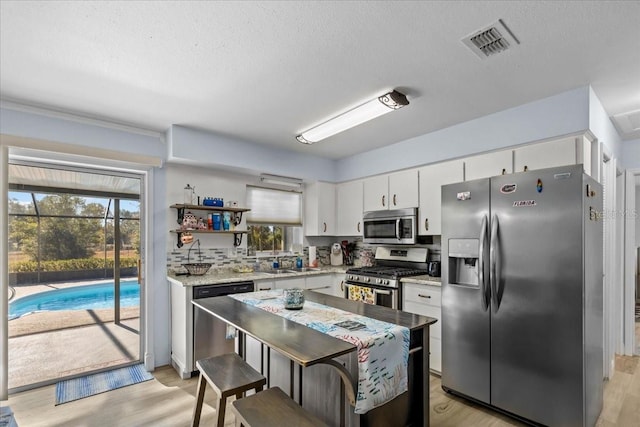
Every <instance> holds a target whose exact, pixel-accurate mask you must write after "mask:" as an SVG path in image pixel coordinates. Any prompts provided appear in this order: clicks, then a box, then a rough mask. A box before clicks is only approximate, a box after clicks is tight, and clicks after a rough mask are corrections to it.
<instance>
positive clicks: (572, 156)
mask: <svg viewBox="0 0 640 427" xmlns="http://www.w3.org/2000/svg"><path fill="white" fill-rule="evenodd" d="M514 163H515V172H525V171H527V170H535V169H544V168H551V167H555V166H565V165H575V164H580V163H582V164H583V165H584V171H585V172H586V173H587V174H591V143H590V142H589V140H588V139H586V138H585V137H584V136H582V135H580V136H573V137H568V138H563V139H559V140H555V141H549V142H542V143H537V144H531V145H526V146H524V147H520V148H516V149H515V150H514Z"/></svg>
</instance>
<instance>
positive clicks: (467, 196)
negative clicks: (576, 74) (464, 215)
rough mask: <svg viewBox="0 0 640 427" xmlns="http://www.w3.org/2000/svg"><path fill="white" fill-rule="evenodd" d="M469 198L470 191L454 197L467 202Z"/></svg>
mask: <svg viewBox="0 0 640 427" xmlns="http://www.w3.org/2000/svg"><path fill="white" fill-rule="evenodd" d="M470 198H471V191H462V192H460V193H458V194H457V195H456V199H458V200H469V199H470Z"/></svg>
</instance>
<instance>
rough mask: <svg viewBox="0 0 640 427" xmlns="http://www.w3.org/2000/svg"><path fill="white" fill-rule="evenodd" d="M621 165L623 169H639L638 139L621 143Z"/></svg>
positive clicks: (639, 144) (639, 143) (639, 151)
mask: <svg viewBox="0 0 640 427" xmlns="http://www.w3.org/2000/svg"><path fill="white" fill-rule="evenodd" d="M621 145H622V165H623V166H624V167H625V169H640V139H632V140H629V141H623V142H622V144H621Z"/></svg>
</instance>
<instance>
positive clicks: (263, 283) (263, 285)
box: [254, 280, 275, 291]
mask: <svg viewBox="0 0 640 427" xmlns="http://www.w3.org/2000/svg"><path fill="white" fill-rule="evenodd" d="M254 284H255V290H256V291H268V290H270V289H275V284H274V283H273V280H254Z"/></svg>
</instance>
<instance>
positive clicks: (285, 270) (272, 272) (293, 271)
mask: <svg viewBox="0 0 640 427" xmlns="http://www.w3.org/2000/svg"><path fill="white" fill-rule="evenodd" d="M262 272H263V273H267V274H285V273H297V271H296V270H288V269H284V268H279V269H277V270H263V271H262Z"/></svg>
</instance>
